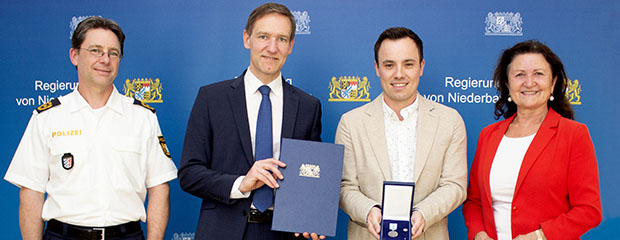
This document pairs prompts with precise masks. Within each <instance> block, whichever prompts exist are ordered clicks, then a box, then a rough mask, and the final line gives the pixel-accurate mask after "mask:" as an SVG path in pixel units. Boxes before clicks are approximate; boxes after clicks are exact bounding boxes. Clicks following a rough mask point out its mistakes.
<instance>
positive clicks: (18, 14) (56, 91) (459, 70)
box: [0, 0, 620, 240]
mask: <svg viewBox="0 0 620 240" xmlns="http://www.w3.org/2000/svg"><path fill="white" fill-rule="evenodd" d="M262 3H263V2H262V1H224V0H214V1H192V0H186V1H167V0H150V1H118V0H112V1H68V0H67V1H23V0H0V22H1V23H2V27H1V28H0V29H1V30H0V53H1V54H2V56H1V57H0V98H1V101H0V109H1V110H2V112H3V114H4V117H3V120H2V121H1V123H0V128H1V129H2V140H0V141H1V142H0V143H1V144H2V146H3V147H2V148H0V158H1V159H2V160H1V163H0V169H3V170H2V171H1V173H2V175H4V172H5V171H6V170H5V169H6V168H7V167H8V165H9V163H10V161H11V159H12V157H13V153H14V151H15V149H16V148H17V145H18V143H19V141H20V139H21V136H22V134H23V132H24V130H25V128H26V124H27V122H28V119H29V118H30V116H31V113H32V110H33V109H34V108H36V107H37V106H38V105H40V104H42V103H44V102H46V101H48V100H49V99H50V98H52V97H57V96H60V95H64V94H67V93H68V92H70V91H71V90H70V89H71V88H72V87H73V86H74V85H73V83H75V82H77V74H76V71H75V68H74V67H73V66H72V65H71V62H70V61H69V48H70V46H71V44H70V34H71V31H72V29H71V27H72V23H75V21H77V20H78V19H80V18H82V17H85V16H93V15H98V16H103V17H107V18H112V19H114V20H116V21H117V22H118V23H119V24H120V25H121V27H122V28H123V30H124V31H125V33H126V35H127V40H126V42H125V57H124V58H123V60H122V62H121V66H120V71H119V74H118V77H117V79H116V82H115V84H116V87H117V89H118V90H119V91H120V92H121V93H123V94H124V93H126V92H125V91H124V85H125V83H126V81H129V82H130V83H133V84H136V85H137V86H139V87H141V88H143V89H145V90H146V89H148V90H150V91H147V94H144V95H143V93H140V92H138V93H135V92H131V91H130V92H129V93H128V94H136V95H138V96H139V97H142V98H144V99H145V100H147V102H149V101H150V102H152V103H149V104H150V105H152V106H153V107H155V108H156V109H157V113H158V116H159V119H160V124H161V127H162V131H163V133H164V136H165V137H166V139H167V143H168V147H169V149H170V152H171V153H172V157H173V159H174V162H175V163H176V164H177V165H178V163H179V158H180V156H181V149H182V146H183V137H184V134H185V126H186V123H187V119H188V117H189V113H190V109H191V106H192V104H193V101H194V98H195V97H196V94H197V91H198V88H199V87H200V86H202V85H205V84H209V83H213V82H216V81H220V80H224V79H230V78H232V77H234V76H237V75H239V74H241V72H242V71H243V69H244V68H246V67H247V66H248V65H249V52H248V51H247V50H246V49H245V48H244V47H243V42H242V32H243V27H244V26H245V21H246V19H247V16H248V15H249V13H250V12H251V10H252V9H254V8H255V7H256V6H258V5H260V4H262ZM283 3H284V4H285V5H287V6H288V7H289V8H290V9H291V11H293V12H294V14H295V15H296V19H297V20H298V25H299V27H298V29H297V30H298V34H297V35H296V37H295V39H296V41H295V42H296V44H295V46H294V49H293V53H292V55H290V56H289V58H288V61H287V63H286V64H285V66H284V69H283V74H284V76H285V77H286V78H288V79H289V81H291V82H292V84H293V85H296V86H298V87H301V88H302V89H304V90H306V91H307V92H309V93H311V94H313V95H314V96H316V97H318V98H319V99H320V100H321V102H322V104H323V119H322V120H323V123H324V125H323V134H322V137H323V140H324V141H326V142H333V140H334V134H335V130H336V125H337V123H338V120H339V118H340V115H341V114H342V113H344V112H346V111H348V110H350V109H352V108H355V107H358V106H360V105H362V104H364V103H365V101H367V100H370V99H374V98H375V97H376V96H377V95H378V94H379V93H380V92H381V85H380V83H379V79H378V78H377V77H376V74H375V71H374V67H373V45H374V42H375V40H376V38H377V36H378V35H379V34H380V33H381V32H382V31H383V30H384V29H386V28H388V27H391V26H405V27H409V28H411V29H413V30H414V31H415V32H417V33H418V34H419V35H420V36H421V38H422V40H423V41H424V52H425V54H424V55H425V59H426V69H425V70H426V71H425V72H424V76H423V77H422V78H421V83H420V86H419V90H420V92H421V93H422V94H424V95H427V96H428V97H429V98H431V99H433V100H435V101H439V102H442V103H444V104H446V105H448V106H451V107H453V108H456V109H457V110H458V111H459V112H460V113H461V115H462V116H463V118H464V119H465V124H466V126H467V133H468V135H467V136H468V140H469V141H468V161H469V163H470V164H471V161H472V159H473V154H474V151H475V148H476V146H475V145H476V141H477V138H478V134H479V132H480V130H481V129H482V128H483V127H484V126H486V125H488V124H490V123H493V122H494V121H495V120H494V118H493V99H492V97H490V96H494V94H495V90H494V88H492V86H490V85H489V84H488V81H487V80H489V79H491V75H492V71H493V68H494V66H495V63H496V60H497V57H498V55H499V53H500V51H501V50H502V49H505V48H507V47H510V46H512V45H514V44H515V43H516V42H519V41H523V40H528V39H539V40H540V41H542V42H544V43H547V44H548V45H549V46H550V47H551V49H553V50H554V51H555V52H556V53H557V54H558V55H559V56H560V57H561V58H562V60H563V61H564V64H565V67H566V69H567V72H568V77H569V78H570V79H571V80H572V82H573V83H574V85H573V87H574V89H573V90H574V91H571V93H572V97H573V103H575V105H573V107H574V109H575V111H576V119H577V120H578V121H580V122H583V123H585V124H587V125H588V127H589V128H590V133H591V135H592V139H593V140H594V145H595V147H596V152H597V156H598V162H599V168H600V170H599V171H600V180H601V195H602V201H603V222H602V223H601V225H600V226H598V227H597V228H595V229H593V230H591V231H590V232H588V233H587V234H586V235H585V236H584V239H611V238H615V237H617V235H618V233H620V231H619V230H618V229H620V206H619V205H618V204H617V203H618V202H620V189H619V188H618V187H617V185H616V184H617V182H618V180H619V179H620V178H619V177H618V172H620V164H618V163H617V161H616V157H614V156H617V155H618V154H617V151H618V149H620V138H619V137H618V136H620V128H619V127H618V126H617V122H618V121H617V120H613V119H618V118H620V107H619V106H620V105H618V104H615V98H616V96H617V95H616V90H614V89H616V88H615V87H616V79H617V77H618V76H619V75H620V70H619V69H620V68H619V67H618V61H619V60H620V59H619V55H620V50H619V48H618V44H619V33H618V27H617V23H618V22H620V17H619V13H620V11H619V8H620V7H619V6H620V1H618V0H591V1H577V0H569V1H533V0H522V1H492V0H481V1H475V3H474V2H472V1H445V0H436V1H409V0H380V1H379V0H377V1H370V0H359V1H323V0H321V1H317V0H314V1H310V0H291V1H285V2H283ZM364 77H366V78H367V82H366V83H367V85H368V86H369V88H366V89H364V88H362V86H363V80H364ZM332 78H335V79H336V81H340V83H343V82H347V84H348V86H351V88H346V87H345V85H346V84H339V85H338V86H337V87H336V88H333V89H332V90H333V92H332V90H330V82H331V80H332ZM158 81H159V86H160V87H159V88H156V83H157V82H158ZM356 84H357V85H356ZM355 86H358V88H357V89H355ZM148 87H150V88H148ZM340 90H345V91H346V90H354V91H353V92H355V91H357V93H358V95H346V94H341V91H340ZM330 93H331V94H330ZM362 93H368V95H361V94H362ZM614 122H615V123H614ZM18 192H19V190H18V188H17V187H15V186H13V185H11V184H9V183H8V182H5V181H2V182H0V193H2V194H0V204H2V205H3V206H5V210H4V211H2V213H1V215H0V216H1V217H0V232H2V233H3V237H2V238H3V239H19V238H20V235H19V225H18V210H17V208H18V205H19V197H18ZM199 207H200V200H199V199H198V198H196V197H194V196H191V195H189V194H187V193H184V192H183V191H181V189H180V187H179V185H178V181H176V180H175V181H172V182H171V215H170V223H169V225H168V232H167V234H166V237H165V239H167V240H170V239H172V240H180V239H193V232H194V230H195V226H196V223H197V219H198V209H199ZM346 220H347V216H346V214H344V213H343V212H342V211H341V212H340V214H339V222H338V233H337V236H336V237H335V238H332V239H346V238H347V237H346V227H347V221H346ZM449 229H450V236H451V237H452V239H465V236H466V228H465V225H464V223H463V216H462V214H461V209H460V208H459V209H457V210H456V211H454V212H453V213H452V214H451V215H450V217H449Z"/></svg>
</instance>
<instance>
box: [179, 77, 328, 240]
mask: <svg viewBox="0 0 620 240" xmlns="http://www.w3.org/2000/svg"><path fill="white" fill-rule="evenodd" d="M244 75H245V72H244V73H243V74H242V75H241V76H239V77H237V78H235V79H232V80H227V81H222V82H218V83H214V84H211V85H207V86H203V87H201V88H200V90H199V92H198V96H197V97H196V101H195V103H194V107H193V109H192V112H191V115H190V117H189V121H188V123H187V131H186V133H185V143H184V145H183V154H182V156H181V164H180V168H179V183H180V184H181V188H182V189H183V190H184V191H186V192H188V193H191V194H192V195H194V196H197V197H199V198H202V206H201V208H200V219H199V221H198V227H197V231H196V236H195V239H197V240H199V239H230V240H236V239H239V240H240V239H242V237H243V233H244V230H245V226H246V223H247V218H248V216H247V214H248V211H249V209H250V204H251V203H252V197H253V195H254V194H253V193H252V195H251V196H250V197H249V198H244V199H230V192H231V189H232V185H233V182H234V181H235V179H237V177H239V176H241V175H245V174H246V173H247V172H248V171H249V170H250V168H251V167H252V164H254V157H253V156H254V155H253V154H252V143H251V139H250V128H249V125H248V117H247V108H246V100H245V90H244V89H245V87H244V84H243V76H244ZM282 88H283V92H284V94H283V101H284V102H283V114H284V115H283V117H282V134H281V135H282V137H283V138H294V139H305V140H314V141H320V140H321V136H320V135H321V103H320V102H319V100H318V99H316V98H315V97H312V96H310V95H309V94H307V93H305V92H303V91H302V90H300V89H298V88H296V87H293V86H291V85H290V84H288V83H286V82H285V81H284V80H283V79H282ZM285 177H286V176H285Z"/></svg>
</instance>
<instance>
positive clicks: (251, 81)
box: [243, 68, 282, 96]
mask: <svg viewBox="0 0 620 240" xmlns="http://www.w3.org/2000/svg"><path fill="white" fill-rule="evenodd" d="M281 79H282V73H279V74H278V77H276V78H275V79H274V80H273V81H271V82H270V83H269V84H267V86H269V88H271V92H272V93H273V94H275V95H276V96H282V80H281ZM243 82H244V84H245V93H246V96H247V95H249V94H254V93H256V92H258V88H259V87H261V86H263V85H265V84H264V83H263V82H261V81H260V80H259V79H258V78H257V77H256V76H255V75H254V74H252V71H250V68H248V70H247V71H245V76H244V77H243Z"/></svg>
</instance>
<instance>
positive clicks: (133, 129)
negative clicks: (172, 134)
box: [4, 17, 177, 240]
mask: <svg viewBox="0 0 620 240" xmlns="http://www.w3.org/2000/svg"><path fill="white" fill-rule="evenodd" d="M124 40H125V35H124V34H123V32H122V30H121V28H120V26H119V25H118V24H116V22H114V21H112V20H110V19H105V18H101V17H90V18H87V19H85V20H84V21H82V22H81V23H80V24H79V25H78V27H77V28H76V30H75V32H74V34H73V38H72V45H71V49H70V51H69V53H70V58H71V62H72V63H73V64H74V65H75V66H76V68H77V72H78V82H79V83H78V87H77V89H76V90H75V91H73V92H72V93H69V94H67V95H65V96H62V97H59V98H57V99H54V100H52V101H51V102H48V103H46V104H44V105H42V106H40V107H38V108H37V109H36V111H34V112H33V115H32V117H31V119H30V122H29V123H28V127H27V128H26V132H25V133H24V136H23V137H22V140H21V142H20V143H19V146H18V148H17V151H16V152H15V156H14V157H13V160H12V162H11V165H10V166H9V169H8V171H7V173H6V175H5V177H4V179H5V180H7V181H9V182H11V183H12V184H15V185H16V186H18V187H20V188H21V190H20V206H19V225H20V228H21V234H22V237H23V239H38V240H40V239H132V240H133V239H144V233H143V231H142V229H141V226H140V221H146V223H147V231H146V233H147V238H148V239H163V237H164V233H165V230H166V226H167V225H168V215H169V208H170V207H169V204H170V203H169V201H170V200H169V186H168V181H170V180H172V179H175V178H176V172H177V170H176V167H175V166H174V163H173V162H172V160H171V159H170V154H169V153H168V150H167V147H166V142H165V140H164V138H163V136H162V134H161V130H160V128H159V123H158V121H157V116H156V115H155V110H154V109H153V108H151V107H149V106H148V105H145V104H143V103H141V102H140V101H137V100H134V99H131V98H128V97H125V96H123V95H121V94H120V93H118V91H117V90H116V88H115V87H114V85H113V82H114V79H115V78H116V75H117V73H118V66H119V63H120V60H121V58H122V56H123V42H124ZM147 192H148V196H149V201H148V206H147V209H146V211H145V208H144V202H145V199H146V195H147ZM45 193H47V198H46V199H45ZM44 221H47V227H46V228H45V232H44V231H43V229H44Z"/></svg>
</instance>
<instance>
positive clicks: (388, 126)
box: [383, 100, 418, 182]
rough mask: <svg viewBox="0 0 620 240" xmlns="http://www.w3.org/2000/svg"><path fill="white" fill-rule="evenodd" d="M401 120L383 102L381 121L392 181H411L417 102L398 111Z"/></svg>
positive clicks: (413, 162)
mask: <svg viewBox="0 0 620 240" xmlns="http://www.w3.org/2000/svg"><path fill="white" fill-rule="evenodd" d="M400 115H401V116H402V117H403V120H402V121H400V120H399V119H398V116H397V115H396V113H395V112H394V111H393V110H392V109H391V108H390V107H389V106H388V105H387V104H386V103H385V100H384V101H383V121H384V123H385V139H386V141H387V151H388V159H389V160H390V170H391V174H392V180H394V181H404V182H412V181H413V169H414V167H415V148H416V128H417V125H418V101H415V102H413V104H411V105H409V106H407V107H405V108H403V109H401V110H400Z"/></svg>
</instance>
